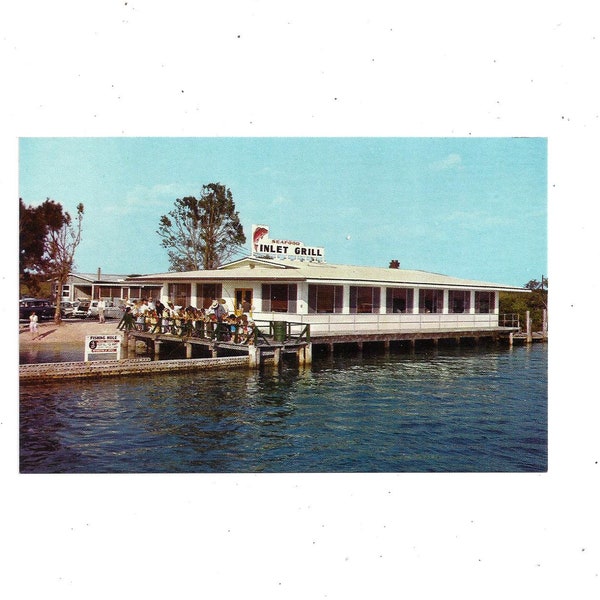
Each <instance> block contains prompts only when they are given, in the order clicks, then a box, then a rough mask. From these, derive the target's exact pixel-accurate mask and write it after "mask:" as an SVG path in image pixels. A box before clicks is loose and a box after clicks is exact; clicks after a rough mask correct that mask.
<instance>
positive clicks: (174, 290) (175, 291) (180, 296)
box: [169, 283, 192, 308]
mask: <svg viewBox="0 0 600 600" xmlns="http://www.w3.org/2000/svg"><path fill="white" fill-rule="evenodd" d="M191 287H192V286H191V285H190V284H189V283H170V284H169V301H170V302H173V304H174V305H175V306H183V307H184V308H185V307H186V306H189V305H190V298H191V291H192V290H191Z"/></svg>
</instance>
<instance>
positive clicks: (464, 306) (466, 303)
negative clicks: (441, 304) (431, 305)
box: [448, 290, 471, 313]
mask: <svg viewBox="0 0 600 600" xmlns="http://www.w3.org/2000/svg"><path fill="white" fill-rule="evenodd" d="M470 308H471V292H469V291H467V290H450V291H449V292H448V312H451V313H468V312H469V309H470Z"/></svg>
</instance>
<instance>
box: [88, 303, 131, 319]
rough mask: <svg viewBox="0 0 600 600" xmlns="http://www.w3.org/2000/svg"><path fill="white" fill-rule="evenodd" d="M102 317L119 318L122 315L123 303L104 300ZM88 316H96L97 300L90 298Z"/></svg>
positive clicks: (94, 317)
mask: <svg viewBox="0 0 600 600" xmlns="http://www.w3.org/2000/svg"><path fill="white" fill-rule="evenodd" d="M104 304H105V308H104V318H105V319H120V318H121V317H122V316H123V312H124V310H125V307H124V306H123V305H117V304H115V303H114V302H113V301H112V300H105V301H104ZM88 317H92V318H93V319H97V318H98V300H92V301H91V302H90V307H89V308H88Z"/></svg>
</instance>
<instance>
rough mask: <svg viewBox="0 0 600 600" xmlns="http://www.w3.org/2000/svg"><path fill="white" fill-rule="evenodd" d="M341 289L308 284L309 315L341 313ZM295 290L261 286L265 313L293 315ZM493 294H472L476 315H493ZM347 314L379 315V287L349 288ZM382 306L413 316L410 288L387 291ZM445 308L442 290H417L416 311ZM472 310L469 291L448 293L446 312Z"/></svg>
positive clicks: (436, 311)
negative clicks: (348, 309) (417, 306)
mask: <svg viewBox="0 0 600 600" xmlns="http://www.w3.org/2000/svg"><path fill="white" fill-rule="evenodd" d="M343 293H344V288H343V286H341V285H309V286H308V312H309V313H341V312H342V309H343V305H344V302H343ZM297 296H298V290H297V286H296V284H294V283H291V284H263V286H262V298H263V303H262V307H263V311H264V312H291V313H294V312H296V303H297ZM495 298H496V296H495V293H494V292H475V312H476V313H493V312H494V310H495ZM349 300H350V302H349V306H350V313H351V314H357V313H379V312H380V308H381V288H380V287H369V286H350V298H349ZM385 303H386V304H385V307H386V312H387V313H407V312H408V313H412V311H413V303H414V290H413V289H410V288H402V289H398V288H387V289H386V299H385ZM443 308H444V292H443V290H432V289H422V290H419V312H420V313H441V312H442V311H443ZM470 309H471V292H470V291H468V290H450V291H449V292H448V312H449V313H468V312H469V311H470Z"/></svg>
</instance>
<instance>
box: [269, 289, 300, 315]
mask: <svg viewBox="0 0 600 600" xmlns="http://www.w3.org/2000/svg"><path fill="white" fill-rule="evenodd" d="M297 296H298V286H297V285H296V284H295V283H263V285H262V309H263V312H288V313H295V312H296V300H297Z"/></svg>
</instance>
